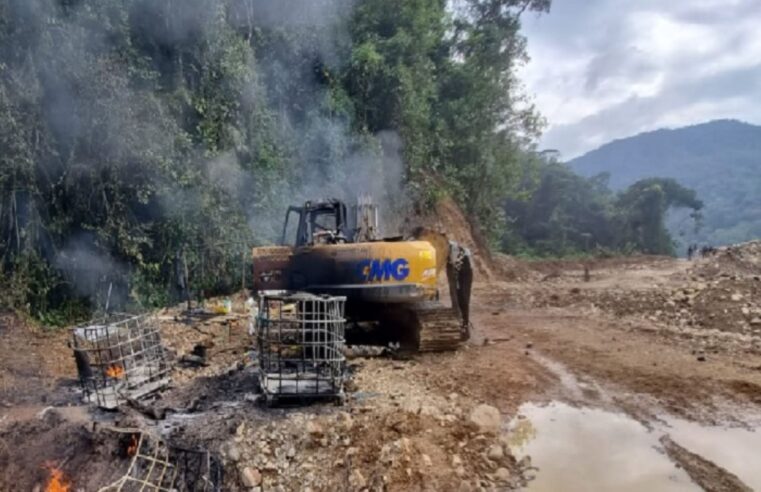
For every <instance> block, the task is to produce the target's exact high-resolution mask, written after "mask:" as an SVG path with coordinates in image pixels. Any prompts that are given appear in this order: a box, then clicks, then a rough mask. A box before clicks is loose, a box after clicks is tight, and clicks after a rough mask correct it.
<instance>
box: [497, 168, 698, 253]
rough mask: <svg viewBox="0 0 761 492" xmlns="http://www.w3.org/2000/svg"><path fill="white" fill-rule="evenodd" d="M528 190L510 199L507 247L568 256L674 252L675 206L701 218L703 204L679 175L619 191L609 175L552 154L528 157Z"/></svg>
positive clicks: (505, 242) (638, 182)
mask: <svg viewBox="0 0 761 492" xmlns="http://www.w3.org/2000/svg"><path fill="white" fill-rule="evenodd" d="M525 166H526V167H527V168H529V169H531V170H532V172H531V173H526V175H527V176H530V179H526V180H524V183H523V186H522V191H523V193H521V194H519V195H517V196H516V198H509V199H507V200H506V202H505V213H506V215H507V216H508V217H509V218H510V222H511V226H510V227H509V228H508V230H507V233H506V234H505V235H504V236H503V243H502V245H503V249H505V250H506V251H512V252H515V253H519V254H521V253H522V254H526V255H531V256H533V255H538V256H568V255H576V254H601V253H612V252H623V253H627V252H642V253H648V254H662V255H672V254H674V241H673V240H672V238H671V235H670V234H669V232H668V230H667V229H666V226H665V218H666V214H667V212H668V211H669V210H670V209H672V208H682V209H688V210H690V211H691V213H692V218H693V219H694V221H695V223H698V221H699V219H700V215H699V210H700V209H701V208H702V206H703V204H702V203H701V202H700V201H699V200H698V199H697V197H696V193H695V192H694V191H693V190H689V189H686V188H684V187H682V186H681V185H679V184H678V183H677V182H676V181H674V180H673V179H663V178H647V179H643V180H640V181H637V182H636V183H634V184H633V185H631V186H629V187H628V188H627V189H626V190H624V191H622V192H619V193H617V194H615V193H613V192H612V191H611V190H610V189H609V188H608V175H606V174H600V175H597V176H594V177H592V178H584V177H581V176H579V175H577V174H574V173H573V171H571V170H570V169H569V168H568V166H566V165H564V164H561V163H558V162H555V161H554V160H550V161H549V162H545V161H543V160H541V159H536V158H534V159H527V160H526V162H525Z"/></svg>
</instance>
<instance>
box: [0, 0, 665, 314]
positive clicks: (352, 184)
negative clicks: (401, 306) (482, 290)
mask: <svg viewBox="0 0 761 492" xmlns="http://www.w3.org/2000/svg"><path fill="white" fill-rule="evenodd" d="M549 6H550V0H457V1H454V2H448V1H447V0H299V1H294V2H273V1H269V0H182V1H179V0H0V275H1V276H2V279H3V285H2V287H0V304H2V305H4V306H5V307H13V308H15V309H20V310H22V311H25V312H27V313H28V314H30V315H32V316H35V317H37V318H39V319H42V320H44V321H46V322H48V323H58V322H65V321H67V320H71V319H72V318H76V317H79V316H84V315H87V313H88V312H90V311H91V310H92V309H96V308H97V309H102V308H103V307H104V306H105V304H106V302H108V303H109V304H110V307H112V308H118V309H124V308H129V307H131V306H134V305H139V306H142V307H149V306H157V305H162V304H166V303H168V302H173V301H177V300H178V299H179V298H180V296H181V292H183V291H184V290H185V289H186V287H189V288H190V291H192V292H193V293H194V295H198V296H203V295H210V294H217V293H223V292H230V291H232V290H233V289H236V288H238V287H240V286H241V285H242V284H245V283H246V273H247V272H248V271H250V264H249V260H248V258H249V252H250V248H251V246H253V245H256V244H262V243H268V242H271V241H273V240H274V239H275V238H276V237H277V234H278V231H279V227H280V223H281V219H282V217H283V211H284V210H285V207H286V205H288V204H292V203H298V202H299V201H302V200H304V199H306V198H315V197H325V196H342V197H344V198H349V199H350V198H352V194H354V193H357V192H370V193H372V194H373V195H375V196H376V199H378V200H379V201H381V202H382V204H385V205H388V206H390V207H391V208H392V209H393V208H394V207H396V208H397V209H398V208H399V207H401V206H407V205H409V206H411V207H418V208H420V207H425V206H426V205H430V204H431V203H433V202H434V201H435V200H436V199H438V197H440V196H441V195H443V194H448V195H451V196H453V197H455V199H456V200H457V201H458V202H459V203H460V204H461V206H462V207H463V208H464V209H465V211H466V212H467V214H468V215H469V216H470V217H471V218H472V220H473V222H474V223H475V224H476V225H477V226H478V227H480V228H481V229H482V230H483V232H484V233H485V234H486V236H487V237H488V238H490V240H491V241H492V243H493V244H495V245H498V244H499V243H500V241H502V245H503V246H504V247H505V248H506V249H508V250H509V251H515V250H516V249H521V248H524V249H525V248H538V249H540V250H544V249H548V248H549V249H552V250H553V251H554V250H558V251H561V252H562V251H567V250H570V249H573V248H578V247H579V245H580V244H581V243H582V241H581V240H580V239H578V238H579V237H581V235H583V234H586V233H591V234H598V232H595V231H597V229H595V230H592V228H594V227H598V226H599V224H597V222H596V218H599V217H602V216H604V217H607V218H606V219H605V220H608V221H611V222H612V223H615V224H616V226H615V227H613V228H611V227H607V228H606V227H601V226H600V228H599V238H597V236H595V237H596V239H595V241H596V242H601V243H604V244H606V245H611V247H620V246H621V245H624V244H626V245H628V244H632V245H633V247H636V248H641V249H642V250H643V251H659V252H662V251H665V250H666V249H667V247H666V246H664V245H665V244H666V243H667V242H668V240H667V238H666V236H663V230H662V228H661V225H662V224H661V222H659V220H660V219H659V218H658V217H656V216H654V215H652V214H656V213H657V212H658V211H662V210H663V209H664V208H667V207H668V206H669V205H671V204H672V202H673V199H672V195H671V194H670V193H671V192H670V191H668V189H667V188H664V186H663V185H664V183H651V184H650V185H643V186H644V188H642V189H638V190H633V191H632V195H631V196H625V195H621V196H620V197H618V198H616V199H615V200H613V199H612V198H611V197H610V196H609V195H607V194H606V193H605V192H604V190H603V189H602V188H601V187H600V188H599V190H598V189H597V188H596V187H597V185H595V184H594V183H592V182H587V181H583V180H582V181H579V180H580V179H581V178H578V177H576V176H573V175H572V174H571V173H567V174H565V173H566V171H560V170H557V169H556V170H554V171H553V169H554V168H553V167H552V166H550V167H546V168H545V167H541V169H540V167H538V166H537V165H535V163H534V164H531V165H526V162H534V161H535V159H534V158H533V157H532V156H533V155H534V154H533V147H534V142H535V141H536V138H537V136H538V135H539V132H540V129H541V126H542V120H541V118H540V117H539V115H538V114H537V112H536V111H535V110H534V108H533V106H532V105H531V104H530V101H528V100H527V99H526V98H525V95H524V94H523V92H522V91H521V88H520V84H519V83H518V81H517V79H516V68H517V67H518V66H519V65H520V64H521V63H524V62H525V61H526V40H525V39H524V38H523V36H521V34H520V17H521V15H522V14H523V13H525V12H527V11H535V12H543V11H547V10H548V9H549ZM552 173H555V174H556V175H557V176H556V178H550V177H549V175H550V174H552ZM537 174H541V175H542V178H541V180H540V181H538V182H537V181H536V180H534V178H535V177H536V176H537ZM546 180H554V181H552V182H551V183H550V182H549V181H548V182H545V181H546ZM566 181H568V182H569V183H571V185H569V186H566V185H562V184H561V185H556V184H555V183H563V182H566ZM537 183H538V187H535V186H534V185H535V184H537ZM573 183H576V184H577V185H579V186H577V187H575V185H573ZM589 186H592V188H594V190H595V191H594V192H590V191H589V190H587V188H589ZM577 188H578V189H577ZM585 190H586V191H585ZM658 190H660V191H658ZM585 193H586V194H590V193H591V195H594V196H586V195H585ZM598 195H599V196H598ZM645 196H648V197H655V198H657V200H658V201H657V202H653V203H654V204H653V203H651V202H650V201H648V200H649V198H648V199H645V198H643V197H645ZM506 200H507V203H508V204H520V207H522V209H521V210H524V209H525V211H526V214H527V215H526V216H525V217H524V216H523V215H521V214H520V213H519V214H517V215H516V214H515V213H514V212H515V210H514V209H513V208H511V207H512V205H511V207H505V201H506ZM569 200H570V202H569ZM579 200H580V201H581V202H583V206H584V207H589V214H591V215H590V217H584V218H577V217H571V216H570V215H572V214H573V213H574V211H573V207H572V206H571V204H572V205H574V206H575V205H576V201H579ZM643 200H644V201H643ZM556 202H557V203H556ZM571 202H573V203H571ZM553 203H554V205H553ZM516 206H518V205H516ZM616 207H618V208H616ZM623 207H630V208H631V210H633V211H638V212H637V213H640V215H641V219H635V214H629V215H627V217H629V219H628V222H627V221H626V220H622V219H620V217H619V215H620V214H621V212H620V210H621V209H622V208H623ZM648 207H651V208H648ZM613 209H615V210H618V212H611V210H613ZM610 214H613V216H615V217H616V218H615V220H614V219H611V218H610ZM397 215H401V214H397ZM537 217H538V219H537ZM508 218H510V219H511V220H513V221H514V223H512V224H510V223H508V222H507V219H508ZM535 219H536V220H535ZM600 220H602V219H600ZM579 221H581V222H579ZM536 227H538V228H540V229H541V231H540V232H536V231H535V230H534V228H536ZM506 231H507V232H506ZM542 231H543V232H542ZM651 234H655V235H656V236H657V238H656V239H652V238H651V237H650V235H651ZM608 235H611V238H608ZM654 237H655V236H654ZM643 238H644V239H643ZM652 241H655V244H650V243H651V242H652ZM545 243H546V244H553V245H555V244H559V245H560V246H557V247H556V246H552V247H549V246H545ZM585 244H586V243H585ZM186 282H187V284H188V285H186Z"/></svg>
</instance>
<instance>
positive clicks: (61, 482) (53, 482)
mask: <svg viewBox="0 0 761 492" xmlns="http://www.w3.org/2000/svg"><path fill="white" fill-rule="evenodd" d="M45 467H46V468H47V469H48V470H50V479H49V480H48V484H47V485H46V486H45V492H69V491H70V490H71V482H70V481H69V480H68V479H67V478H66V477H65V476H64V474H63V470H61V469H60V468H56V467H55V466H53V465H50V464H47V465H45Z"/></svg>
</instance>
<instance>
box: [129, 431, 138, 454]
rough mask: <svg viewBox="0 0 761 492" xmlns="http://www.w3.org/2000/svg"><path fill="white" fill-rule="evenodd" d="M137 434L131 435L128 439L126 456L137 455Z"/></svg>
mask: <svg viewBox="0 0 761 492" xmlns="http://www.w3.org/2000/svg"><path fill="white" fill-rule="evenodd" d="M137 445H138V442H137V434H132V436H131V437H130V442H129V446H127V455H128V456H135V455H136V454H137Z"/></svg>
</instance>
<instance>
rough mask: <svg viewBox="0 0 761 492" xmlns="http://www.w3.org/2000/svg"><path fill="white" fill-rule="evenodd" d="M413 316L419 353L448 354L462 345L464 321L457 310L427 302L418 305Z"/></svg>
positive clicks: (412, 312)
mask: <svg viewBox="0 0 761 492" xmlns="http://www.w3.org/2000/svg"><path fill="white" fill-rule="evenodd" d="M411 314H412V317H413V320H414V324H415V326H414V329H415V332H416V337H415V338H416V342H417V347H415V348H416V350H417V351H418V352H446V351H451V350H457V348H459V347H460V345H461V344H462V342H463V331H462V320H461V319H460V316H459V315H458V314H457V311H456V310H454V309H452V308H450V307H447V306H444V305H443V304H441V303H439V302H425V303H420V304H416V305H415V306H414V307H413V308H412V309H411Z"/></svg>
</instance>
